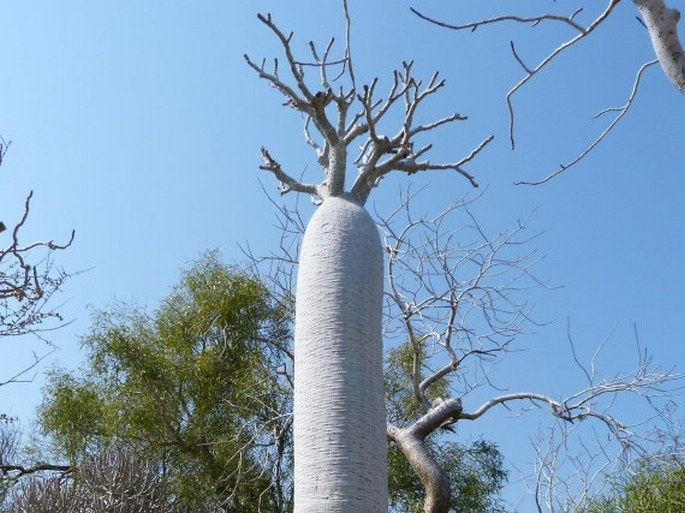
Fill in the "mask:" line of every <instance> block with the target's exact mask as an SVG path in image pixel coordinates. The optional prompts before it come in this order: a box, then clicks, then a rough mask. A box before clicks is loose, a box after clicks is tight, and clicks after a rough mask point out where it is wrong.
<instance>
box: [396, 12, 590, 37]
mask: <svg viewBox="0 0 685 513" xmlns="http://www.w3.org/2000/svg"><path fill="white" fill-rule="evenodd" d="M409 9H410V10H411V12H413V13H414V14H416V15H417V16H418V17H419V18H421V19H423V20H426V21H429V22H431V23H433V24H434V25H437V26H439V27H444V28H448V29H452V30H471V31H475V30H476V29H478V28H479V27H482V26H484V25H491V24H493V23H500V22H503V21H515V22H518V23H525V24H530V25H532V26H533V27H536V26H538V25H539V24H540V23H542V22H544V21H554V22H561V23H563V24H566V25H568V26H570V27H571V28H573V29H575V30H577V31H578V32H581V33H582V32H584V31H585V29H584V28H583V27H582V26H581V25H578V24H577V23H576V22H575V21H574V20H573V19H574V18H575V17H576V16H577V15H578V14H580V12H581V11H582V9H576V11H575V12H574V13H573V14H572V15H571V16H558V15H555V14H542V15H540V16H532V17H522V16H513V15H509V16H496V17H494V18H487V19H484V20H480V21H474V22H471V23H466V24H463V25H451V24H449V23H445V22H442V21H438V20H436V19H434V18H431V17H429V16H426V15H425V14H423V13H421V12H419V11H418V10H417V9H414V8H413V7H410V8H409Z"/></svg>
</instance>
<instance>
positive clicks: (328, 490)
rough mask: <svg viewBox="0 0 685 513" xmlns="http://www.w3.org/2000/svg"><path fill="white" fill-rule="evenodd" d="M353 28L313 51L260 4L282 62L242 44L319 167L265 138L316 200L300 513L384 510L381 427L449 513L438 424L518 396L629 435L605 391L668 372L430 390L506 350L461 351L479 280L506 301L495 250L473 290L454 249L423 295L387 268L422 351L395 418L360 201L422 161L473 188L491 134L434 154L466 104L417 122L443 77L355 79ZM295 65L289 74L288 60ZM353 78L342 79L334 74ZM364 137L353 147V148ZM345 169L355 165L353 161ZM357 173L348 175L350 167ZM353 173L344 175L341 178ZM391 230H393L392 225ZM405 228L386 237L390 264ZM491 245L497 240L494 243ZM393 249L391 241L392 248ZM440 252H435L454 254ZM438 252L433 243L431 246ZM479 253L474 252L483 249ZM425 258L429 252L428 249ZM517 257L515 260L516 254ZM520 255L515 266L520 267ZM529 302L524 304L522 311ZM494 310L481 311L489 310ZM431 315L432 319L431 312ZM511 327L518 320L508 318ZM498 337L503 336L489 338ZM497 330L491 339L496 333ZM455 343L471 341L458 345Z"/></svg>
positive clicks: (300, 316) (302, 274) (300, 385)
mask: <svg viewBox="0 0 685 513" xmlns="http://www.w3.org/2000/svg"><path fill="white" fill-rule="evenodd" d="M343 5H344V8H345V15H346V19H347V25H346V28H347V30H346V35H347V41H346V45H345V50H344V54H343V57H342V58H341V59H334V58H332V57H331V51H332V49H333V40H331V41H330V42H329V44H328V45H326V46H325V47H324V48H319V47H317V46H316V45H315V44H314V43H310V50H311V57H308V58H307V60H301V59H299V58H297V57H296V56H295V55H294V53H293V50H292V46H291V42H292V37H293V34H292V33H290V34H286V33H284V32H283V31H282V30H281V29H280V28H279V27H278V26H277V25H276V24H275V23H274V21H273V20H272V18H271V16H270V15H266V16H263V15H259V20H260V21H261V22H262V23H263V24H264V25H265V26H267V27H268V28H269V29H270V30H271V31H272V32H273V34H274V35H275V36H276V37H277V38H278V40H279V41H280V43H281V45H282V47H283V51H284V54H285V66H282V67H279V61H278V60H274V61H273V65H269V66H267V64H266V61H262V62H261V63H258V62H255V61H254V60H253V59H251V58H250V57H249V56H247V55H246V56H245V59H246V61H247V63H248V65H249V66H250V67H251V68H252V69H254V70H255V72H256V73H257V74H258V76H259V77H260V78H262V79H264V80H266V81H267V82H268V83H269V84H270V85H271V86H272V87H274V88H275V89H276V90H277V91H279V93H281V94H282V95H283V96H284V98H285V105H287V106H289V107H291V108H293V109H295V110H296V111H298V112H300V113H301V114H303V115H304V118H305V124H304V136H305V140H306V142H307V143H308V144H309V145H310V146H311V147H312V148H313V149H314V151H315V153H316V157H317V161H318V163H319V165H320V167H321V169H322V171H323V177H322V179H321V180H320V181H318V182H305V181H302V180H299V179H297V178H295V177H294V175H293V174H292V173H289V172H287V171H286V170H284V169H283V167H282V166H281V164H280V163H279V162H278V160H277V159H276V158H274V157H273V156H272V155H271V153H270V152H269V151H268V150H267V149H266V148H262V159H263V164H262V166H261V168H262V169H263V170H266V171H268V172H270V173H272V174H273V175H274V176H275V177H276V179H277V180H278V181H279V183H280V186H279V189H280V191H281V193H283V194H285V193H288V192H295V193H304V194H307V195H310V196H311V197H312V198H313V199H314V201H315V203H316V204H317V205H318V210H317V211H316V213H315V214H314V216H313V217H312V219H311V220H310V221H309V223H308V225H307V228H306V231H305V234H304V239H303V242H302V248H301V253H300V258H299V274H298V284H297V303H296V319H295V400H294V455H295V470H294V479H295V512H296V513H305V512H313V511H317V512H319V511H330V512H348V511H349V512H351V511H365V512H366V511H368V512H380V511H385V510H386V509H387V492H386V482H385V481H386V472H387V471H386V456H385V451H386V447H385V440H386V437H387V438H389V439H390V440H392V441H393V442H394V443H395V444H396V445H397V446H398V447H399V448H400V450H401V451H402V452H403V454H404V455H405V457H406V458H407V460H408V461H409V462H410V464H411V465H412V467H413V468H414V470H415V471H416V473H417V475H418V476H419V477H420V479H421V480H422V482H423V483H424V485H425V488H426V502H425V506H424V510H425V511H426V512H427V513H444V512H446V511H448V509H449V507H450V489H449V483H448V482H446V478H445V473H444V471H443V470H442V469H441V468H440V467H439V465H437V464H436V462H435V460H434V458H433V457H432V455H431V454H430V452H429V451H428V450H427V449H426V445H425V440H426V438H427V437H428V436H429V435H431V434H432V433H434V432H436V431H437V430H440V429H445V428H449V426H450V425H452V424H454V423H456V422H458V421H463V420H476V419H479V418H481V417H483V416H484V415H485V414H486V413H487V412H488V411H490V410H492V409H493V408H495V407H497V406H500V405H504V404H508V403H515V402H518V401H526V402H529V403H533V404H545V405H547V406H549V408H550V411H551V413H552V415H553V416H554V417H555V418H557V419H560V420H561V421H563V422H569V423H570V422H575V421H578V420H585V419H590V418H592V419H596V420H599V421H600V422H601V423H603V424H604V425H605V426H606V427H607V428H608V429H609V431H610V432H611V433H612V434H613V436H614V437H615V439H617V440H619V441H621V442H625V440H626V438H627V430H626V426H625V425H623V424H621V423H620V422H618V421H616V420H615V419H613V418H612V417H611V416H609V415H608V414H606V412H605V411H604V410H603V409H602V408H601V407H598V408H596V407H595V406H596V404H598V401H599V400H600V398H602V397H605V396H606V395H607V394H613V393H616V392H622V391H626V392H635V391H637V392H638V393H639V394H640V395H642V396H646V395H648V391H650V390H654V389H656V388H658V387H659V386H661V385H663V384H664V383H665V382H668V381H669V380H670V379H671V378H672V377H673V376H672V375H671V374H669V373H668V372H663V371H660V370H652V369H651V368H649V367H648V365H646V362H642V361H641V362H639V364H638V366H637V369H636V370H635V371H634V372H631V373H629V374H627V375H623V376H619V377H616V378H615V379H614V380H611V381H608V382H607V381H602V382H597V381H596V377H595V376H594V374H593V373H590V372H588V371H587V369H586V367H584V366H582V365H580V368H581V369H582V370H583V372H584V373H586V375H587V377H588V386H587V387H586V388H585V389H583V390H581V391H578V392H577V393H574V394H570V395H569V396H568V397H567V398H565V399H561V400H559V399H554V398H553V397H551V396H548V395H545V394H540V393H529V392H523V393H511V394H503V395H498V396H496V397H494V398H492V399H490V400H488V401H486V402H485V403H484V404H482V405H481V406H479V407H477V408H474V409H470V410H467V409H465V408H464V407H463V406H462V401H461V399H460V397H459V396H458V395H457V396H451V397H450V396H448V397H436V398H434V399H433V400H430V399H429V397H430V395H429V393H428V391H429V390H430V389H431V387H433V386H434V385H435V384H436V383H438V382H439V381H440V380H441V379H443V378H445V377H447V376H449V375H454V374H455V373H458V372H459V371H460V370H461V368H462V366H463V362H464V360H465V359H467V360H468V359H475V358H478V357H481V356H483V355H488V354H495V353H498V352H504V351H505V350H506V345H507V343H506V342H502V341H499V342H496V343H495V344H496V345H495V346H494V347H489V348H483V347H479V346H478V343H481V342H483V340H482V339H477V341H476V342H477V343H474V341H473V340H470V339H469V338H468V337H467V338H466V342H467V343H468V344H470V345H467V346H466V347H464V348H460V349H459V350H455V349H454V347H453V340H455V339H457V338H458V337H457V336H456V333H457V332H458V331H459V330H460V329H461V328H460V324H459V323H460V321H461V318H460V316H459V312H460V311H461V310H460V309H461V308H463V305H464V304H465V302H468V301H469V300H470V299H471V297H472V296H471V293H472V292H474V291H481V292H483V291H484V295H483V296H482V297H483V301H484V302H483V303H482V304H481V305H480V306H481V308H482V309H483V311H484V312H488V309H489V308H493V309H492V310H491V311H490V313H493V314H495V318H496V317H497V315H499V314H500V313H501V311H500V310H499V309H498V307H494V306H493V303H488V298H489V297H490V296H489V292H488V291H487V290H485V289H482V288H481V286H480V282H481V278H482V277H483V276H485V275H486V274H488V272H490V271H491V270H492V267H491V265H492V259H490V258H484V259H483V260H481V262H482V266H483V267H482V272H481V273H479V274H477V277H476V279H475V282H474V283H473V284H471V285H470V286H467V287H466V288H465V289H464V288H463V287H462V288H460V287H461V285H462V284H460V283H457V282H456V281H455V279H454V275H453V274H451V270H450V269H451V268H450V264H449V263H448V262H447V259H444V261H440V260H438V263H440V264H444V265H443V267H440V270H441V272H443V274H442V278H444V279H445V280H446V281H447V282H448V284H449V287H447V288H446V289H442V290H446V291H447V292H445V293H441V294H435V291H434V289H432V287H431V285H430V282H431V280H430V279H427V280H426V281H421V279H419V284H420V286H419V287H418V288H417V289H415V290H417V291H418V290H421V289H423V290H424V291H425V290H428V291H431V292H433V295H432V296H431V297H430V298H424V299H425V301H419V300H418V297H417V298H416V300H408V299H407V297H408V296H407V294H406V291H401V290H400V289H401V287H399V286H398V284H397V282H396V281H395V278H396V275H395V274H394V273H393V272H391V270H390V272H389V276H388V278H389V281H390V288H391V296H392V298H393V301H394V302H395V304H396V306H397V307H398V308H399V311H400V318H401V319H402V320H403V323H404V326H405V329H406V334H407V338H408V340H409V342H410V344H411V345H412V348H413V350H414V352H415V362H416V364H415V369H414V371H415V372H414V383H415V396H416V400H417V401H418V403H419V405H420V411H421V415H420V416H419V418H418V419H416V420H415V421H414V422H412V423H411V424H410V425H408V426H394V425H388V424H386V422H385V414H384V409H383V404H382V395H383V392H382V357H381V354H382V344H381V303H382V296H383V265H382V264H383V258H382V255H383V252H382V247H381V243H380V239H379V237H378V232H377V229H376V227H375V225H374V222H373V220H372V218H371V217H370V216H369V214H368V212H367V211H366V210H365V209H364V205H365V203H366V201H367V200H368V198H369V195H370V194H371V192H372V190H373V189H374V188H375V187H377V186H378V184H379V183H380V182H381V181H382V179H383V178H384V177H385V176H387V175H388V174H390V173H393V172H401V173H406V174H413V173H417V172H419V171H431V170H451V171H454V172H456V173H458V174H460V175H462V176H463V177H464V178H466V179H467V181H468V183H469V184H470V185H471V186H473V187H477V186H478V184H477V180H476V178H475V177H474V175H472V174H471V173H470V172H469V171H467V170H466V166H467V165H468V164H469V163H470V162H471V161H472V160H473V159H474V158H475V157H476V156H477V155H478V154H479V153H480V152H481V151H482V150H483V149H484V148H485V147H486V146H487V145H488V144H489V143H490V141H491V140H492V136H488V137H486V138H485V139H483V140H482V141H481V142H480V144H478V145H477V146H475V147H474V148H473V149H472V150H471V151H470V152H469V153H468V154H467V155H464V156H463V157H461V158H459V159H458V160H455V161H453V162H448V163H435V162H432V161H431V160H429V159H427V154H428V152H429V151H430V150H431V148H432V145H431V144H430V143H425V144H424V143H422V142H421V139H422V137H424V136H425V135H426V134H428V133H429V132H431V131H433V130H435V129H438V128H440V127H442V126H443V125H448V124H451V123H454V122H457V121H463V120H465V119H466V118H465V117H464V116H462V115H460V114H458V113H454V114H450V115H448V116H445V117H442V118H439V119H436V120H434V121H432V122H428V123H424V124H418V123H416V122H415V114H416V112H417V109H418V108H419V107H420V105H421V104H422V103H423V102H424V101H426V99H428V98H430V97H431V96H432V95H434V94H435V93H437V92H438V91H439V90H440V89H441V88H442V87H443V86H444V84H445V83H444V81H443V80H441V79H440V78H439V77H438V74H437V73H436V74H434V75H433V76H432V77H431V78H430V79H429V80H428V81H427V82H426V83H425V84H424V83H423V82H422V81H420V80H417V79H416V78H415V77H414V76H413V72H412V63H411V62H409V63H406V62H405V63H402V67H401V69H400V70H399V71H395V72H394V74H393V80H392V83H391V85H390V87H389V90H388V92H387V95H386V96H384V97H379V96H378V92H377V87H378V79H373V80H371V81H370V82H369V83H368V84H366V85H361V86H360V85H359V84H358V83H357V80H356V77H355V73H354V70H353V60H352V56H351V51H350V45H349V27H350V21H349V14H348V12H347V5H346V3H345V2H343ZM283 68H285V69H286V73H287V75H288V77H287V78H284V77H283V75H282V74H281V70H282V69H283ZM309 70H314V73H313V74H314V75H315V77H316V80H317V82H318V84H316V86H314V85H313V83H312V82H311V77H310V75H309V74H307V73H306V71H309ZM341 79H342V80H343V81H344V83H345V85H339V84H340V80H341ZM395 107H399V108H400V109H401V111H400V116H399V117H400V122H399V123H398V125H397V126H396V127H395V130H394V131H392V132H388V131H387V122H388V120H389V119H390V118H392V116H388V115H387V114H388V113H389V112H392V111H393V108H395ZM357 146H358V147H359V148H360V149H359V151H358V153H353V154H350V155H348V150H350V149H353V151H354V148H355V147H357ZM349 168H354V169H355V170H356V173H355V172H353V171H351V170H350V169H349ZM350 179H351V180H350ZM348 180H350V181H351V182H352V183H351V185H350V186H346V182H347V181H348ZM390 234H391V235H392V232H390ZM406 242H407V241H406V239H405V238H404V237H401V236H400V237H395V242H394V243H388V242H387V240H386V250H388V252H389V254H390V257H389V260H390V262H391V264H392V266H394V267H397V266H398V265H399V264H398V263H397V261H396V260H395V257H396V256H397V255H399V254H401V251H399V250H398V248H399V247H401V246H402V245H404V244H405V243H406ZM484 247H485V249H486V250H487V251H486V255H487V254H489V253H488V251H490V250H493V253H492V254H493V255H494V254H496V249H495V248H494V247H493V246H492V245H489V244H486V245H485V246H484ZM393 251H395V252H393ZM449 254H450V253H449V252H448V253H445V252H444V251H442V252H438V253H436V254H435V255H437V256H439V255H443V257H444V255H449ZM435 255H434V256H435ZM476 261H478V260H476ZM424 262H426V261H424ZM509 265H512V264H511V262H510V263H509ZM514 267H515V266H514ZM430 308H440V309H441V312H443V313H444V312H449V315H447V317H444V316H440V317H439V318H438V317H435V318H434V319H439V323H441V326H442V328H441V329H440V330H436V329H435V327H433V328H432V329H429V328H430V326H425V325H424V326H421V329H419V328H418V327H417V326H416V323H417V322H418V323H425V321H426V320H427V319H430V318H431V317H430V316H428V315H427V310H428V309H430ZM517 314H523V311H517ZM486 317H487V313H486ZM436 322H437V321H436ZM511 322H512V323H513V324H507V325H505V326H503V327H500V328H499V329H501V330H502V331H499V332H497V333H498V334H499V335H503V336H504V335H505V334H508V335H512V334H513V332H515V329H516V322H515V321H514V320H512V321H511ZM510 329H511V330H513V331H512V332H511V333H510V332H508V331H507V330H510ZM494 338H497V337H494ZM431 339H432V340H434V341H436V343H437V345H438V346H439V347H441V348H442V349H443V350H444V352H445V354H446V355H447V362H446V363H445V364H444V365H442V366H441V367H439V368H438V369H437V370H430V371H427V370H426V367H424V364H425V363H426V362H425V357H424V356H423V355H424V344H425V342H426V341H427V340H431ZM488 340H489V339H488ZM460 351H461V352H463V354H460Z"/></svg>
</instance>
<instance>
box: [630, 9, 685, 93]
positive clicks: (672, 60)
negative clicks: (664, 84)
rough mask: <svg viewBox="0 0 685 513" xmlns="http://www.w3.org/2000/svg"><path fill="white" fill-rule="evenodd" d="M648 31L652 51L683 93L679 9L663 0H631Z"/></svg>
mask: <svg viewBox="0 0 685 513" xmlns="http://www.w3.org/2000/svg"><path fill="white" fill-rule="evenodd" d="M633 3H635V5H636V6H637V8H638V9H639V11H640V14H642V19H643V20H644V22H645V25H646V26H647V30H648V31H649V37H650V39H651V40H652V45H653V46H654V52H655V53H656V56H657V58H658V59H659V64H661V68H662V69H663V70H664V73H666V76H667V77H668V79H669V80H670V81H671V83H672V84H673V85H674V86H675V87H676V88H677V89H678V90H679V91H680V92H682V93H685V52H684V51H683V47H682V45H681V43H680V40H679V39H678V30H677V25H678V21H679V20H680V11H678V10H676V9H669V8H668V7H666V4H665V3H664V1H663V0H633Z"/></svg>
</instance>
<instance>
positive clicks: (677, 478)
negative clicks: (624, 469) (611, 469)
mask: <svg viewBox="0 0 685 513" xmlns="http://www.w3.org/2000/svg"><path fill="white" fill-rule="evenodd" d="M613 488H614V489H613V490H612V491H611V492H610V493H609V494H607V495H605V496H603V497H601V498H599V499H595V500H594V501H592V502H591V503H590V504H588V505H587V506H585V507H584V508H583V509H582V510H581V512H582V513H682V512H683V511H685V464H684V463H683V462H682V461H679V460H677V461H674V462H671V463H660V464H651V465H642V466H640V467H639V468H638V469H637V471H636V473H634V474H632V475H630V476H629V477H627V478H623V479H621V480H619V481H618V482H617V483H616V484H615V485H614V487H613Z"/></svg>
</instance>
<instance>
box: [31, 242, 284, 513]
mask: <svg viewBox="0 0 685 513" xmlns="http://www.w3.org/2000/svg"><path fill="white" fill-rule="evenodd" d="M288 321H289V319H288V316H287V312H286V310H285V309H284V308H282V307H281V306H280V305H278V304H275V303H274V302H273V301H272V300H271V298H270V295H269V293H268V291H267V290H266V288H265V287H264V286H263V285H262V284H261V283H260V282H259V281H258V280H255V279H253V278H250V277H249V276H248V275H246V274H245V273H243V272H242V271H240V270H239V269H237V268H230V267H227V266H224V265H222V264H220V263H219V261H218V260H217V257H216V255H214V254H210V255H208V256H207V257H205V258H204V259H202V260H201V261H199V262H198V263H197V264H195V265H194V266H193V267H191V268H190V269H188V270H187V271H186V272H185V273H184V275H183V278H182V281H181V284H180V285H179V286H178V287H177V288H175V289H174V291H173V292H172V293H171V294H170V295H169V296H168V297H167V298H166V299H165V300H164V302H163V304H162V306H161V307H160V308H159V309H158V310H157V311H156V312H154V313H153V314H150V313H148V312H145V311H143V310H142V309H137V308H131V307H126V306H124V305H120V306H119V307H116V308H113V309H110V310H107V311H103V312H100V313H98V314H97V315H96V317H95V318H94V323H93V327H92V329H91V331H90V333H89V334H88V335H86V337H84V339H83V344H84V347H85V348H86V350H87V352H88V366H87V369H86V370H85V371H84V372H83V373H80V374H71V373H66V372H63V371H54V372H53V373H51V375H50V376H49V380H48V384H47V387H46V399H45V402H44V404H43V406H42V408H41V411H40V420H41V424H42V428H43V430H44V431H45V433H46V434H47V435H49V436H51V437H52V439H53V440H54V441H55V444H56V445H57V447H58V448H59V449H60V450H61V452H62V453H63V454H64V455H65V456H67V457H68V459H69V460H70V461H71V462H73V464H74V465H75V467H76V468H77V469H80V468H82V466H83V464H84V462H85V461H87V458H89V457H92V456H94V455H97V454H100V453H101V452H102V451H104V450H107V449H108V448H110V447H118V446H123V447H126V448H128V447H130V448H131V450H134V451H135V452H136V453H137V454H139V455H141V457H143V458H145V459H146V460H148V461H150V462H152V463H154V464H155V465H156V468H157V471H158V473H160V475H161V476H163V477H164V482H165V483H166V485H167V486H168V488H169V493H170V494H171V495H173V496H174V497H175V498H176V500H177V502H178V505H179V507H183V508H188V509H189V510H190V511H195V508H209V509H210V510H214V509H216V508H218V509H219V510H221V511H231V512H242V511H244V512H251V513H252V512H255V511H287V509H288V504H289V502H290V500H291V498H290V496H289V486H288V480H289V472H288V466H287V461H288V458H289V437H290V431H289V425H290V415H289V414H288V412H289V411H290V406H289V403H290V390H289V385H288V381H287V379H286V378H285V377H284V376H285V375H286V373H287V370H288V366H289V362H288V359H287V354H286V353H285V352H284V350H283V348H284V347H287V341H288V336H289V330H288ZM101 470H102V471H105V470H106V469H104V468H102V469H101ZM198 510H199V509H198ZM103 511H104V510H103Z"/></svg>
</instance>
